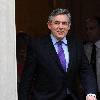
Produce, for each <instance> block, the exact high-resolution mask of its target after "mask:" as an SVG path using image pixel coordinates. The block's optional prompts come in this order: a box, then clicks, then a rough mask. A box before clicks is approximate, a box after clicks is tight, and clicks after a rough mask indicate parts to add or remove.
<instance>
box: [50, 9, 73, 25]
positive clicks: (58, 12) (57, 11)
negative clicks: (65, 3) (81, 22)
mask: <svg viewBox="0 0 100 100" xmlns="http://www.w3.org/2000/svg"><path fill="white" fill-rule="evenodd" d="M61 14H63V15H67V16H68V18H69V20H70V23H71V14H70V12H69V11H68V9H62V8H57V9H54V10H53V11H52V12H51V14H50V15H49V17H48V21H51V19H52V17H54V16H57V15H61Z"/></svg>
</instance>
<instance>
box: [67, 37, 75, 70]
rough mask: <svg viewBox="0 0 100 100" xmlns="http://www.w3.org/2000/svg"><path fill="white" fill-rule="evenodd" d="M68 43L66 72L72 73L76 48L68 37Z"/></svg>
mask: <svg viewBox="0 0 100 100" xmlns="http://www.w3.org/2000/svg"><path fill="white" fill-rule="evenodd" d="M67 41H68V52H69V65H68V70H67V71H72V66H73V64H74V60H75V59H76V58H75V57H76V56H75V55H76V49H75V48H76V47H75V43H74V40H73V39H72V38H70V37H68V38H67Z"/></svg>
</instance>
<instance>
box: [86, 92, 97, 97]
mask: <svg viewBox="0 0 100 100" xmlns="http://www.w3.org/2000/svg"><path fill="white" fill-rule="evenodd" d="M87 96H93V97H96V95H95V94H92V93H89V94H87Z"/></svg>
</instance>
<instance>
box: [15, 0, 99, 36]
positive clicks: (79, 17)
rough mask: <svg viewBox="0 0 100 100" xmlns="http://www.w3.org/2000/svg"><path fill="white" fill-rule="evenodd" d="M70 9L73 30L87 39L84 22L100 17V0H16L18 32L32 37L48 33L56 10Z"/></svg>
mask: <svg viewBox="0 0 100 100" xmlns="http://www.w3.org/2000/svg"><path fill="white" fill-rule="evenodd" d="M58 7H59V8H68V9H69V10H70V12H71V15H72V29H73V31H74V33H76V34H77V35H78V36H79V38H85V35H84V20H85V18H87V17H91V16H100V0H16V31H17V34H18V33H19V31H24V32H26V33H27V34H28V35H29V36H31V37H37V36H43V35H45V34H47V33H48V28H47V25H46V23H47V18H48V15H49V13H50V12H51V11H52V9H54V8H58Z"/></svg>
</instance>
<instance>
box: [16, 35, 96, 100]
mask: <svg viewBox="0 0 100 100" xmlns="http://www.w3.org/2000/svg"><path fill="white" fill-rule="evenodd" d="M67 41H68V50H69V68H68V71H67V72H64V70H63V68H62V66H61V63H60V61H59V59H58V55H57V53H56V51H55V48H54V46H53V44H52V41H51V38H50V36H46V37H44V38H42V39H37V40H34V41H33V42H32V43H31V44H30V46H29V47H28V56H27V61H26V66H25V70H24V74H23V78H22V81H21V83H20V86H19V95H18V98H19V100H29V99H28V98H29V94H30V88H31V85H32V88H31V90H32V100H63V98H65V96H66V93H67V91H66V90H67V88H68V89H69V91H70V93H71V95H72V96H73V98H74V100H80V99H79V97H78V93H77V82H76V80H77V76H78V75H79V73H80V77H81V79H82V83H83V85H84V88H85V92H86V94H88V93H94V94H96V81H95V78H94V74H93V71H92V69H91V66H89V64H88V61H87V59H86V56H85V55H84V51H83V50H84V49H83V47H82V45H81V42H79V41H78V40H77V39H74V38H70V37H67Z"/></svg>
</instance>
